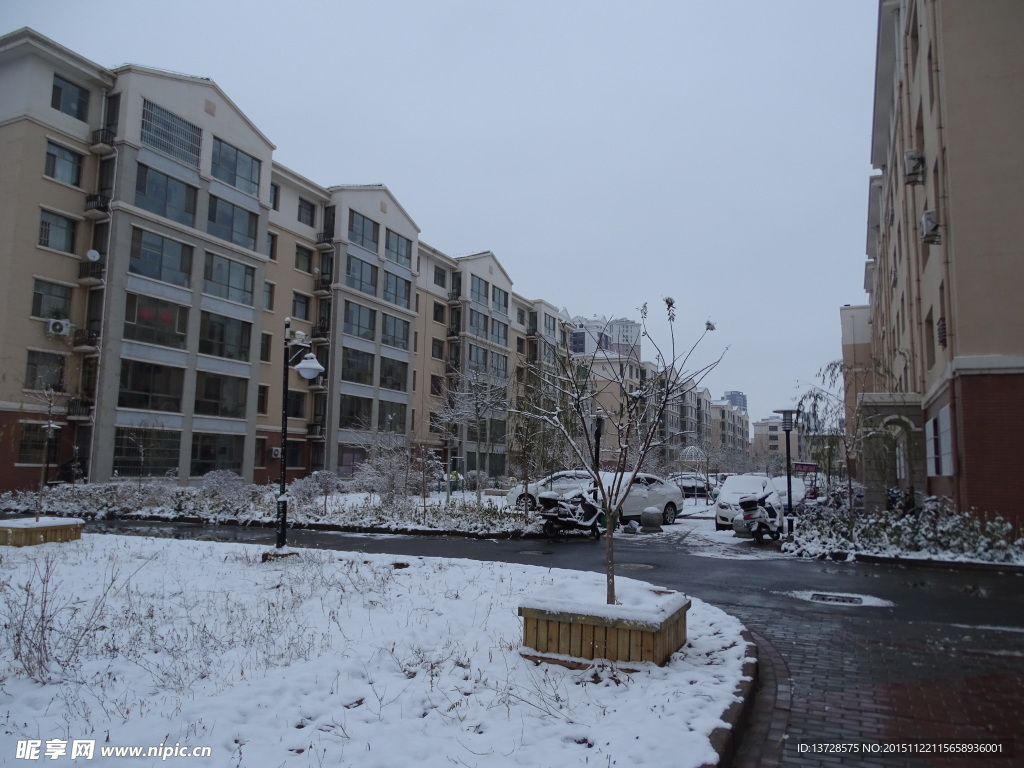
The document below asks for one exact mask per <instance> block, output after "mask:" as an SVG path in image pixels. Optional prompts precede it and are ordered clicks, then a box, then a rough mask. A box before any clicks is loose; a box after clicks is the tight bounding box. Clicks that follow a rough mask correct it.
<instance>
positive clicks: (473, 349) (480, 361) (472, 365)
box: [469, 344, 487, 372]
mask: <svg viewBox="0 0 1024 768" xmlns="http://www.w3.org/2000/svg"><path fill="white" fill-rule="evenodd" d="M469 369H470V370H471V371H480V372H486V371H487V350H486V349H484V348H483V347H478V346H476V345H475V344H470V345H469Z"/></svg>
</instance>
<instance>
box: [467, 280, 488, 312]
mask: <svg viewBox="0 0 1024 768" xmlns="http://www.w3.org/2000/svg"><path fill="white" fill-rule="evenodd" d="M489 289H490V286H489V285H488V284H487V281H486V280H484V279H483V278H482V277H477V276H476V275H471V276H470V283H469V298H471V299H472V300H473V301H478V302H480V303H481V304H483V305H485V306H486V304H487V301H488V295H487V294H488V292H489Z"/></svg>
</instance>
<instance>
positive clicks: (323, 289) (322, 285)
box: [313, 275, 334, 296]
mask: <svg viewBox="0 0 1024 768" xmlns="http://www.w3.org/2000/svg"><path fill="white" fill-rule="evenodd" d="M332 280H334V278H333V277H331V276H330V275H320V277H318V278H317V279H316V280H315V281H314V282H313V293H314V294H316V295H317V296H329V295H330V294H331V281H332Z"/></svg>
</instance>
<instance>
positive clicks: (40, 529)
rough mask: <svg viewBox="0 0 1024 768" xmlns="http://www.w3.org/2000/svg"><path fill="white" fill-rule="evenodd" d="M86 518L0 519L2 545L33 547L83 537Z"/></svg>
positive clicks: (0, 542)
mask: <svg viewBox="0 0 1024 768" xmlns="http://www.w3.org/2000/svg"><path fill="white" fill-rule="evenodd" d="M84 525H85V521H84V520H80V519H78V518H77V517H66V518H65V517H40V518H39V520H38V521H37V520H36V519H35V518H34V517H26V518H16V519H14V520H0V545H7V546H9V547H31V546H34V545H36V544H50V543H54V542H56V543H60V542H64V541H75V540H77V539H80V538H82V526H84Z"/></svg>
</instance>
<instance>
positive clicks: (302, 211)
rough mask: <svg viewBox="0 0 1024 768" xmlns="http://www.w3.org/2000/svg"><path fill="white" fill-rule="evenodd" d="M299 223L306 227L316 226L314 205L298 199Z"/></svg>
mask: <svg viewBox="0 0 1024 768" xmlns="http://www.w3.org/2000/svg"><path fill="white" fill-rule="evenodd" d="M299 223H300V224H305V225H306V226H308V227H312V226H315V225H316V203H311V202H309V200H304V199H302V198H301V197H300V198H299Z"/></svg>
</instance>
